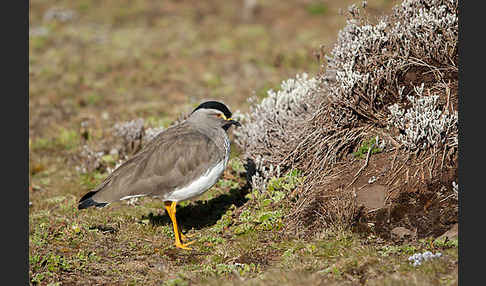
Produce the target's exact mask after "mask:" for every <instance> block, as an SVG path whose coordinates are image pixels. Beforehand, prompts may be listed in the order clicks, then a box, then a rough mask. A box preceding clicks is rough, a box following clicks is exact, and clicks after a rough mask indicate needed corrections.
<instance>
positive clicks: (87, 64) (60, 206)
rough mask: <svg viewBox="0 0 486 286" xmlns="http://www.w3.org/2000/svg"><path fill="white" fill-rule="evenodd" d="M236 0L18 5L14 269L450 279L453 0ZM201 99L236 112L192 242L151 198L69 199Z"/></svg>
mask: <svg viewBox="0 0 486 286" xmlns="http://www.w3.org/2000/svg"><path fill="white" fill-rule="evenodd" d="M243 2H244V3H243ZM243 2H242V5H243V9H244V12H243V13H242V14H241V15H236V14H235V13H234V11H237V10H238V9H241V7H240V6H235V5H237V4H235V3H236V2H234V1H227V2H226V1H224V4H222V3H221V2H218V1H207V3H206V5H202V4H196V3H191V4H188V3H185V2H174V1H168V2H167V1H164V2H163V3H162V4H160V3H158V2H157V3H156V2H143V1H134V2H130V3H128V2H127V3H122V2H118V1H116V3H115V2H113V1H107V2H106V3H105V5H107V6H106V7H110V9H107V8H106V7H103V6H100V4H99V3H98V2H93V1H84V0H83V1H78V2H72V1H64V2H63V1H61V2H59V3H57V2H56V3H57V6H56V7H52V6H50V4H47V2H45V1H32V3H31V11H32V12H31V28H30V33H29V43H30V45H29V49H30V56H29V67H30V69H29V76H30V85H29V100H30V104H29V109H30V111H31V112H30V113H29V116H30V122H29V124H30V125H29V132H30V139H29V154H30V157H29V163H30V164H29V176H30V177H29V178H30V182H29V183H30V184H29V186H30V187H29V279H30V281H29V282H30V284H31V285H90V284H108V285H173V286H175V285H457V283H458V270H457V269H458V268H457V264H458V236H457V213H458V192H459V186H458V184H457V181H458V180H457V147H458V141H457V132H458V130H457V104H458V95H457V86H458V76H457V72H458V62H457V33H458V27H457V17H458V12H457V1H455V0H447V1H446V0H418V1H410V0H405V1H403V2H399V1H395V2H394V1H381V2H380V1H368V2H369V3H368V2H366V1H364V2H360V3H355V4H353V2H351V1H344V2H346V3H345V4H346V5H347V4H353V5H351V6H349V7H348V8H347V9H344V11H345V12H344V14H345V16H346V17H347V20H346V21H345V19H344V18H343V16H339V15H338V14H339V13H338V8H339V7H337V6H336V4H335V3H334V2H325V3H324V2H321V1H311V2H309V1H304V2H305V3H304V2H301V1H284V2H281V1H278V4H277V2H274V1H270V2H268V1H243ZM345 4H342V5H345ZM238 5H239V4H238ZM340 5H341V4H340ZM115 7H116V8H115ZM345 7H346V6H343V8H345ZM392 7H393V9H391V8H392ZM269 8H273V9H269ZM366 11H371V13H372V12H373V11H386V12H387V13H386V14H388V16H385V17H376V13H375V14H368V13H367V12H366ZM378 14H382V13H381V12H380V13H378ZM289 15H292V16H289ZM282 17H286V21H284V22H283V23H281V21H280V20H281V19H282ZM339 21H341V22H339ZM176 22H177V24H175V23H176ZM221 23H225V24H226V25H221ZM337 23H340V24H339V25H338V24H337ZM343 25H344V28H342V29H341V30H339V28H341V27H342V26H343ZM267 27H271V28H267ZM329 27H334V28H333V29H331V30H330V31H327V30H326V29H330V28H329ZM161 31H164V33H161ZM229 31H231V32H229ZM336 33H337V39H336ZM322 41H324V42H326V41H327V42H326V43H327V44H328V45H327V48H326V47H319V45H320V44H322V43H323V42H322ZM332 42H335V44H333V45H332V46H331V45H329V43H332ZM134 43H136V44H134ZM275 43H280V44H275ZM282 43H285V44H282ZM311 51H312V52H311ZM314 51H320V52H319V53H317V54H313V52H314ZM316 57H317V59H318V60H319V62H317V61H316ZM317 69H319V70H318V71H317V72H314V71H316V70H317ZM294 75H295V76H294ZM283 79H285V80H283ZM279 82H280V84H279ZM248 87H251V88H248ZM250 89H251V90H253V91H254V96H253V97H251V98H250V100H249V101H247V98H248V95H249V94H250V91H249V90H250ZM189 95H190V96H189ZM230 95H231V96H230ZM208 97H211V98H216V99H221V100H223V101H225V102H226V103H228V105H229V106H230V108H231V109H232V110H233V111H235V110H237V111H236V112H234V113H235V114H234V117H235V118H237V119H239V120H240V121H241V122H242V124H243V126H242V127H240V128H238V129H235V130H233V132H232V134H231V138H232V141H233V144H232V154H231V159H230V161H229V164H228V168H227V170H226V171H225V172H224V175H223V177H222V178H221V179H220V180H219V181H218V183H217V184H216V185H215V186H214V187H213V188H212V189H211V190H210V191H208V192H206V193H205V194H204V195H203V196H201V197H199V198H197V199H196V200H193V201H186V202H182V203H180V204H179V205H178V207H177V218H178V220H179V223H180V224H181V226H182V231H183V232H184V233H185V235H186V236H188V237H190V239H192V240H195V241H196V242H195V243H194V244H193V245H191V246H193V250H192V251H185V250H180V249H177V248H175V247H174V246H173V232H172V225H171V221H170V219H169V217H168V216H167V215H166V213H165V212H164V208H163V203H162V202H161V201H159V200H156V199H151V198H137V199H131V200H127V201H122V202H119V203H114V204H111V205H109V206H108V207H106V208H103V209H86V210H83V211H79V210H77V204H78V201H79V198H80V196H81V195H82V194H84V193H85V192H86V191H87V190H89V189H91V188H92V187H94V186H96V185H97V184H98V183H99V182H101V181H102V180H103V179H104V178H105V177H106V176H107V175H108V174H109V173H110V172H111V171H112V170H113V169H114V168H116V167H117V166H118V165H119V164H120V163H121V162H122V161H124V160H126V159H128V158H130V156H132V155H133V154H135V153H136V152H138V151H139V150H140V149H141V148H143V146H144V144H146V143H147V142H148V141H150V139H151V138H153V136H155V135H156V134H157V133H158V132H161V131H162V130H164V129H165V128H167V127H168V126H170V125H172V124H174V123H177V122H179V121H180V120H183V119H184V116H185V115H186V113H187V112H188V111H189V110H191V108H192V106H194V105H195V104H197V103H199V101H201V100H202V99H206V98H208ZM454 226H455V227H454Z"/></svg>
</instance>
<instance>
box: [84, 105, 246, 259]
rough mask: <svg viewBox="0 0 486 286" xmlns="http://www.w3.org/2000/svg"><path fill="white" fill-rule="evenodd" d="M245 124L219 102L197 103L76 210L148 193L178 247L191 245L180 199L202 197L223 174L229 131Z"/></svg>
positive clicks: (92, 191) (226, 158)
mask: <svg viewBox="0 0 486 286" xmlns="http://www.w3.org/2000/svg"><path fill="white" fill-rule="evenodd" d="M233 125H234V126H241V124H240V123H239V122H238V121H236V120H234V119H232V113H231V111H230V110H229V109H228V107H227V106H226V105H225V104H224V103H222V102H219V101H205V102H203V103H201V104H199V105H198V106H197V107H196V108H195V109H194V110H193V111H192V112H191V113H190V114H189V116H188V117H187V119H185V120H183V121H182V122H180V123H178V124H176V125H173V126H171V127H169V128H167V129H165V130H164V131H162V132H161V133H159V134H158V135H157V136H156V137H154V138H153V139H152V140H151V141H149V142H148V143H147V145H146V146H144V147H143V148H142V149H141V150H140V151H139V152H138V153H136V154H135V155H134V156H132V157H131V158H129V159H128V160H126V161H125V162H123V163H122V164H121V165H120V166H118V168H116V169H115V170H113V172H111V173H110V174H109V175H108V176H107V177H106V178H105V179H104V180H103V181H102V182H101V183H100V184H99V185H98V186H96V187H95V188H94V189H92V190H91V191H89V192H88V193H86V194H85V195H84V196H82V197H81V199H80V200H79V203H78V209H79V210H82V209H85V208H89V207H96V208H102V207H105V206H107V205H109V204H110V203H113V202H117V201H120V200H126V199H130V198H135V197H143V196H150V197H154V198H158V199H160V200H162V201H163V203H164V207H165V210H166V211H167V214H168V215H169V217H170V219H171V221H172V226H173V230H174V236H175V246H176V247H177V248H181V249H188V250H190V249H191V248H190V247H189V245H190V244H192V243H193V242H194V241H189V242H186V241H187V237H186V236H185V235H183V234H182V232H181V229H180V227H179V225H178V224H177V219H176V205H177V203H178V202H181V201H185V200H189V199H192V198H195V197H197V196H200V195H202V194H203V193H204V192H206V191H207V190H208V189H210V188H211V187H212V186H213V185H214V184H215V183H216V182H217V181H218V180H219V178H220V177H221V175H222V174H223V171H224V170H225V168H226V165H227V164H228V160H229V156H230V140H229V137H228V134H227V132H228V129H229V128H230V127H231V126H233Z"/></svg>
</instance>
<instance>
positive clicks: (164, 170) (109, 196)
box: [81, 122, 226, 204]
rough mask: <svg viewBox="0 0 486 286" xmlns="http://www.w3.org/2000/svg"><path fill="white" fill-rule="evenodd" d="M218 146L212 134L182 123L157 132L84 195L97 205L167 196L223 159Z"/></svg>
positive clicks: (221, 151) (222, 151) (223, 154)
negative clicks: (133, 198) (145, 144)
mask: <svg viewBox="0 0 486 286" xmlns="http://www.w3.org/2000/svg"><path fill="white" fill-rule="evenodd" d="M225 136H226V135H225ZM219 148H223V146H221V147H218V144H217V143H216V142H215V141H214V140H213V138H211V136H208V135H206V134H203V133H201V132H199V131H198V130H196V129H194V128H191V126H190V125H187V124H186V123H184V122H183V123H181V124H179V125H177V126H174V127H171V128H168V129H166V130H165V131H163V132H161V133H160V134H159V135H157V136H156V137H155V138H154V139H153V140H152V141H151V142H149V144H148V145H147V146H146V147H145V148H143V149H142V150H141V151H140V152H139V153H137V154H136V155H135V156H134V157H132V158H130V159H129V160H127V161H126V162H124V163H123V164H122V165H121V166H119V167H118V168H117V169H115V170H114V171H113V172H112V173H111V174H110V175H109V176H108V177H107V178H106V179H105V180H104V181H103V182H102V183H101V184H100V185H99V186H97V187H96V188H95V189H93V190H92V191H91V192H90V193H88V194H87V195H86V196H85V197H89V198H90V199H91V200H93V201H94V202H95V203H98V204H106V203H111V202H114V201H117V200H120V199H126V198H130V197H137V196H144V195H148V196H156V197H161V198H164V197H167V196H168V195H169V194H170V193H171V192H173V191H174V190H176V189H180V188H183V187H184V186H187V185H188V184H190V183H191V182H193V181H195V180H197V179H198V178H199V177H201V176H203V175H204V174H206V173H207V171H208V168H210V167H214V166H216V165H217V164H218V163H220V162H222V161H224V160H225V152H224V150H221V149H219ZM224 165H226V162H225V164H224ZM89 194H91V195H89ZM81 201H83V199H82V200H81Z"/></svg>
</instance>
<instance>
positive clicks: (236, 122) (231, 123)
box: [226, 118, 241, 126]
mask: <svg viewBox="0 0 486 286" xmlns="http://www.w3.org/2000/svg"><path fill="white" fill-rule="evenodd" d="M226 120H227V121H228V122H229V124H230V125H236V126H241V124H240V123H239V122H238V121H236V120H233V119H231V118H228V119H226Z"/></svg>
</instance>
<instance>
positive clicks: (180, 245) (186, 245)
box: [175, 241, 195, 250]
mask: <svg viewBox="0 0 486 286" xmlns="http://www.w3.org/2000/svg"><path fill="white" fill-rule="evenodd" d="M194 242H195V241H189V242H188V243H177V242H176V243H175V246H176V247H178V248H182V249H186V250H192V248H190V247H189V245H191V244H193V243H194Z"/></svg>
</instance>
